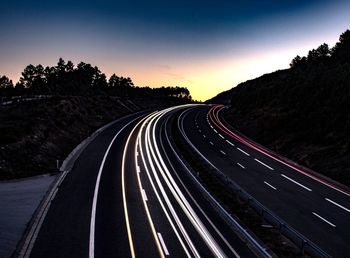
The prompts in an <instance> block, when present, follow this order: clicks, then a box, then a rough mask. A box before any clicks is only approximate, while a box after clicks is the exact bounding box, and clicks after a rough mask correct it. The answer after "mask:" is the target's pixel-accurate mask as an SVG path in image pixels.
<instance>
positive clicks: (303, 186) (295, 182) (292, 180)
mask: <svg viewBox="0 0 350 258" xmlns="http://www.w3.org/2000/svg"><path fill="white" fill-rule="evenodd" d="M281 176H283V177H284V178H286V179H288V180H289V181H291V182H293V183H294V184H297V185H299V186H300V187H302V188H304V189H306V190H308V191H310V192H311V191H312V190H311V189H310V188H308V187H306V186H305V185H302V184H300V183H299V182H297V181H295V180H294V179H291V178H290V177H287V176H286V175H284V174H281Z"/></svg>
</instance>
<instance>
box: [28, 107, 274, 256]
mask: <svg viewBox="0 0 350 258" xmlns="http://www.w3.org/2000/svg"><path fill="white" fill-rule="evenodd" d="M192 107H193V106H190V107H188V106H180V107H174V108H169V109H166V110H162V111H159V112H154V113H147V114H146V113H144V114H143V115H140V114H135V115H131V116H128V117H125V118H122V119H120V120H119V121H118V122H117V123H115V124H113V125H112V126H110V127H108V128H107V129H106V130H104V131H103V132H102V133H100V135H99V136H97V137H96V139H95V140H94V141H92V142H91V143H90V144H89V145H88V146H87V148H86V149H85V150H84V151H83V152H82V154H81V155H80V157H79V158H78V160H77V161H76V162H75V164H74V167H73V169H72V170H71V171H69V173H67V176H66V177H65V179H64V181H63V182H62V183H61V185H60V186H59V188H58V191H57V193H56V195H55V198H54V199H53V200H52V202H51V206H50V209H49V210H48V213H47V214H46V217H45V219H44V222H43V224H42V227H41V228H40V231H39V233H38V235H37V237H36V239H35V242H33V248H32V249H31V250H30V252H29V254H30V257H90V258H92V257H166V256H173V257H255V256H256V255H255V253H257V252H259V250H256V247H252V245H251V244H249V246H250V247H248V244H247V243H249V241H253V240H251V239H248V240H247V239H246V238H247V236H248V237H251V236H249V235H248V234H247V235H246V236H242V235H239V234H237V233H236V231H235V230H233V229H232V227H230V226H228V224H227V223H228V222H227V220H226V219H223V218H222V216H220V215H219V214H218V212H217V210H216V209H214V208H212V206H211V205H212V204H211V203H210V201H208V197H206V198H204V196H203V189H201V187H202V186H201V185H198V182H197V183H196V182H195V181H193V179H191V178H190V177H191V176H190V175H189V171H190V170H189V168H188V167H186V165H185V164H184V163H183V162H182V161H181V159H180V158H179V154H178V153H177V152H176V151H175V149H174V146H173V145H174V144H173V142H172V140H171V138H172V135H171V130H172V128H173V125H174V124H177V115H178V114H179V112H182V111H183V110H184V109H186V108H192ZM207 194H209V193H207ZM256 244H257V245H258V246H259V244H258V243H256ZM259 247H260V248H262V247H261V246H259ZM252 250H254V251H252ZM260 252H261V250H260ZM262 252H265V254H266V256H267V257H269V254H268V253H267V252H266V251H265V250H263V251H262Z"/></svg>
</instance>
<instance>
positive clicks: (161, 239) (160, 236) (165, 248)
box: [157, 233, 169, 255]
mask: <svg viewBox="0 0 350 258" xmlns="http://www.w3.org/2000/svg"><path fill="white" fill-rule="evenodd" d="M157 235H158V238H159V241H160V243H161V244H162V247H163V251H164V253H165V255H169V251H168V248H167V247H166V245H165V242H164V239H163V237H162V234H161V233H157Z"/></svg>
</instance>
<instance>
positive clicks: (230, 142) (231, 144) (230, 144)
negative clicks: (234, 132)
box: [226, 140, 235, 146]
mask: <svg viewBox="0 0 350 258" xmlns="http://www.w3.org/2000/svg"><path fill="white" fill-rule="evenodd" d="M226 142H227V143H228V144H230V145H231V146H235V145H234V144H233V143H232V142H230V141H229V140H226Z"/></svg>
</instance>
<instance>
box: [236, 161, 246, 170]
mask: <svg viewBox="0 0 350 258" xmlns="http://www.w3.org/2000/svg"><path fill="white" fill-rule="evenodd" d="M237 165H238V166H240V167H241V168H243V169H245V166H243V165H242V164H241V163H238V162H237Z"/></svg>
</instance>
